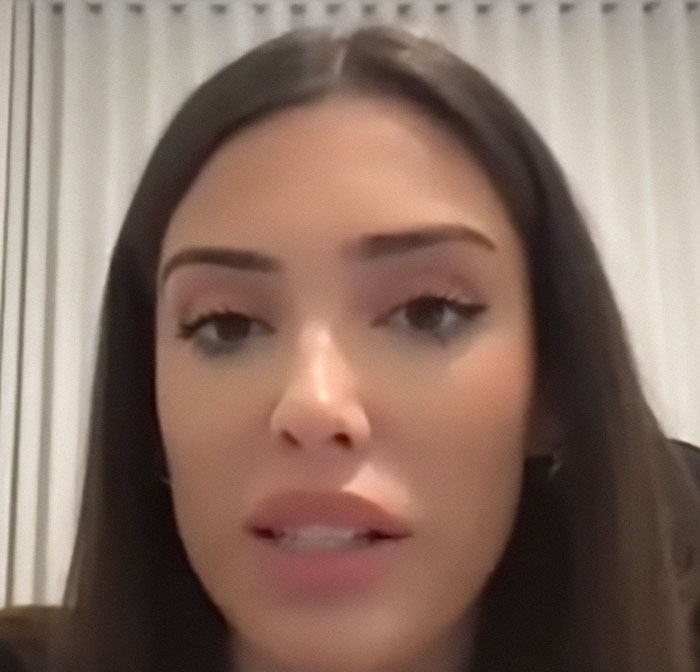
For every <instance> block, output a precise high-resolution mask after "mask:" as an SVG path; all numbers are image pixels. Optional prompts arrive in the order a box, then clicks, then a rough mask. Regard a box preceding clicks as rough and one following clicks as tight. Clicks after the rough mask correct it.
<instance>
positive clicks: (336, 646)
mask: <svg viewBox="0 0 700 672" xmlns="http://www.w3.org/2000/svg"><path fill="white" fill-rule="evenodd" d="M444 223H458V224H461V225H464V226H468V227H470V228H472V229H474V230H477V231H479V232H481V233H482V234H483V235H484V236H485V237H487V238H488V239H489V240H490V241H491V243H492V247H493V248H494V249H490V248H488V247H486V246H482V245H478V244H475V243H474V242H469V241H465V240H461V241H452V242H443V243H440V244H435V245H431V246H426V247H423V248H420V249H413V250H411V251H407V252H405V253H400V254H399V253H397V254H394V255H391V256H387V257H378V258H376V259H373V260H371V261H366V260H365V261H361V260H357V259H355V258H351V257H349V256H348V255H347V254H345V253H344V250H347V249H348V248H347V242H346V241H348V240H353V239H356V238H357V237H359V236H362V235H364V234H377V233H387V234H388V233H394V232H397V231H404V230H406V229H412V228H418V227H423V228H424V227H438V226H440V225H442V224H444ZM198 246H205V247H213V248H242V249H246V250H256V251H259V252H262V253H264V254H266V255H270V256H273V257H275V258H277V259H279V260H280V261H281V262H282V263H283V264H284V270H283V271H282V272H279V273H261V272H252V271H244V270H240V269H233V268H226V267H223V266H219V265H215V264H210V263H192V264H185V265H181V266H179V267H177V268H176V269H174V270H173V271H172V272H171V273H170V274H169V276H168V278H167V280H166V281H165V283H164V284H162V286H161V287H160V288H159V295H158V302H157V327H156V331H157V338H156V365H157V366H156V369H157V380H156V389H157V407H158V416H159V421H160V425H161V429H162V435H163V440H164V445H165V450H166V457H167V461H168V466H169V470H170V474H171V487H172V496H173V500H174V505H175V514H176V520H177V525H178V529H179V532H180V534H181V537H182V539H183V543H184V545H185V548H186V551H187V554H188V557H189V559H190V562H191V564H192V566H193V568H194V570H195V571H196V572H197V574H198V576H199V577H200V579H201V582H202V584H203V586H204V588H205V589H206V590H207V592H208V593H209V595H210V596H211V598H212V600H213V601H214V603H215V604H216V605H217V606H218V607H219V608H220V610H221V612H222V614H223V615H224V617H225V618H226V620H227V622H228V623H229V624H230V626H231V632H232V638H231V651H232V656H233V657H234V659H235V662H236V664H237V665H238V668H237V669H240V670H241V671H242V672H272V671H273V670H274V671H275V672H300V671H302V670H303V671H304V672H341V671H347V672H349V671H350V670H352V671H353V672H370V671H372V672H399V671H400V672H410V671H412V670H415V671H416V672H417V671H418V670H421V671H424V670H427V669H430V670H434V671H435V672H448V671H450V670H457V669H460V666H463V665H464V661H465V660H468V659H469V656H470V655H471V641H472V636H473V632H474V628H475V623H476V621H477V618H478V611H479V597H480V595H481V593H482V590H483V588H484V587H485V585H486V583H487V581H488V579H489V577H490V575H491V573H492V572H493V570H494V568H495V566H496V564H497V563H498V561H499V560H500V558H501V557H502V554H503V552H504V550H505V548H506V545H507V542H508V540H509V537H510V534H511V532H512V529H513V525H514V521H515V514H516V508H517V504H518V500H519V497H520V493H521V483H522V468H523V460H524V459H525V457H526V456H528V455H534V454H539V453H541V452H544V451H543V449H542V442H541V441H540V442H539V443H538V442H533V441H532V440H530V438H529V437H531V436H533V435H536V436H541V433H540V432H539V430H537V429H535V428H536V427H538V426H539V425H538V423H539V422H540V421H539V419H538V418H539V411H538V408H539V407H538V405H537V404H536V403H535V393H534V390H535V384H534V383H535V380H534V378H535V364H536V361H535V347H534V328H533V317H532V307H531V298H530V293H529V284H528V275H527V262H526V259H525V256H524V252H523V248H522V246H521V244H520V242H519V240H518V238H517V235H516V233H515V231H514V229H513V228H512V225H511V223H510V221H509V216H508V213H507V211H506V209H505V206H504V204H503V202H502V201H501V199H500V198H499V197H498V195H497V193H496V192H495V190H494V188H493V187H492V185H491V184H490V182H489V180H488V178H487V176H486V174H485V173H484V172H483V170H482V169H481V168H480V166H479V164H478V163H477V162H476V160H475V159H474V158H473V157H472V156H471V155H470V154H469V153H468V152H467V151H466V150H465V149H464V148H463V147H462V146H460V145H459V144H458V142H456V141H455V138H454V137H453V136H452V135H451V134H450V132H449V131H448V130H447V129H445V128H443V127H442V126H441V125H440V124H439V123H437V122H436V121H435V120H432V119H430V118H428V117H426V116H425V115H424V114H422V113H421V112H420V111H419V110H418V109H416V108H414V107H413V105H412V104H410V103H407V102H405V101H403V100H395V99H391V98H380V97H377V98H373V97H348V96H335V97H331V98H327V99H325V100H323V101H321V102H316V103H313V104H310V105H306V106H298V107H293V108H287V109H284V110H282V111H278V112H275V113H274V115H272V116H270V117H267V118H265V119H264V120H263V121H261V122H258V123H256V124H254V125H252V126H250V127H247V128H245V129H244V130H242V131H241V132H239V133H238V134H237V135H236V136H235V137H233V138H232V139H229V140H227V141H226V142H225V143H224V144H223V145H222V146H221V147H219V148H218V150H217V151H216V152H215V154H214V155H213V156H212V158H211V159H210V160H209V162H208V163H207V164H206V165H205V167H204V169H203V170H202V171H201V173H200V174H199V175H198V177H197V179H196V180H195V182H194V183H193V185H192V186H191V188H190V190H189V191H188V192H187V193H186V194H185V196H184V198H183V200H182V201H181V202H180V204H179V206H178V208H177V209H176V211H175V212H174V214H173V217H172V220H171V222H170V225H169V227H168V230H167V232H166V236H165V238H164V241H163V247H162V254H161V260H160V268H161V270H162V269H163V268H164V266H165V265H166V264H167V263H168V261H169V260H170V259H171V258H172V257H173V255H175V254H177V253H178V252H180V251H182V250H183V249H185V248H190V247H198ZM159 277H160V275H159ZM445 293H447V295H448V296H449V297H450V298H451V299H456V300H459V301H461V302H464V303H476V304H482V305H485V306H486V309H485V310H484V311H483V312H481V313H479V314H478V315H476V316H475V317H474V318H473V319H472V320H469V319H465V318H460V317H458V314H457V313H456V312H455V311H453V310H452V309H450V308H449V306H447V305H446V304H441V307H438V308H437V309H436V308H435V304H433V307H432V308H428V309H427V310H428V316H430V315H432V318H430V319H432V320H433V321H432V322H430V324H432V325H433V326H432V327H430V329H428V330H427V331H426V329H425V324H426V323H425V321H423V322H420V319H421V317H420V314H421V313H420V310H419V311H418V313H419V316H418V317H416V313H415V310H414V312H413V313H411V311H410V310H407V309H406V304H407V302H410V301H412V300H414V299H415V298H416V297H419V296H422V295H437V296H442V295H445ZM412 305H413V306H414V309H415V305H416V304H412ZM422 305H423V309H422V310H423V313H422V315H423V317H424V319H425V315H426V313H425V310H426V308H425V305H426V304H422ZM222 308H225V309H228V310H229V311H233V312H238V313H242V314H244V315H248V316H251V319H253V323H252V326H251V330H250V332H248V334H247V335H245V332H243V333H244V335H243V336H242V337H241V338H240V339H239V340H238V341H233V343H234V345H235V347H233V348H232V349H230V350H228V351H226V350H224V351H223V352H219V353H218V354H212V352H211V350H207V346H210V345H212V343H213V344H214V345H216V344H218V345H222V344H223V345H224V346H225V345H226V344H227V343H228V344H229V345H230V344H231V343H232V340H231V339H232V338H235V336H234V337H231V333H232V332H230V331H229V332H226V330H225V324H224V323H222V322H219V323H218V326H217V323H216V322H212V321H210V322H209V323H207V324H205V325H203V326H202V327H201V328H200V329H199V331H197V332H196V334H195V335H194V337H193V338H191V339H185V338H180V337H178V330H179V326H178V325H179V324H180V323H182V322H191V321H192V320H194V319H196V318H198V317H201V316H202V315H207V314H208V313H210V312H211V311H220V310H221V309H222ZM431 311H432V312H431ZM387 315H390V317H389V318H388V320H385V321H384V322H382V323H377V319H378V318H380V317H382V316H384V317H386V316H387ZM411 315H413V317H411ZM222 325H223V326H222ZM421 325H423V326H421ZM459 325H461V327H460V328H459V329H457V328H455V327H457V326H459ZM227 333H228V336H227ZM448 333H450V334H451V336H450V337H449V338H447V337H442V338H441V337H440V334H448ZM227 338H228V341H227V340H226V339H227ZM338 432H342V433H344V435H345V436H344V440H338V438H337V433H338ZM288 489H299V490H329V491H334V492H340V491H348V492H353V493H357V494H360V495H362V496H364V497H366V498H368V499H371V500H373V501H375V502H378V503H380V504H381V505H382V506H383V507H384V508H386V509H388V510H389V511H391V512H392V513H394V514H395V515H398V516H400V517H402V518H403V519H404V520H405V521H407V523H408V524H409V526H410V528H411V530H412V532H413V536H412V537H411V538H410V539H408V540H406V541H405V542H402V548H401V550H400V551H399V552H397V553H396V555H395V556H394V558H393V559H392V561H391V562H392V564H391V571H390V572H388V573H387V574H386V576H385V577H384V578H383V579H382V581H381V582H380V583H379V584H378V585H376V586H374V587H373V588H372V589H371V590H364V591H357V592H355V593H352V594H347V593H339V594H338V595H330V596H327V597H326V599H324V600H317V599H314V598H313V597H312V596H309V597H308V599H306V598H305V597H304V596H303V595H302V596H300V597H298V598H297V599H290V598H289V597H288V596H284V595H281V594H280V593H279V592H278V591H275V590H273V589H272V588H270V585H269V584H270V582H269V580H268V579H269V577H268V576H266V575H265V573H264V572H261V571H260V570H259V568H258V562H257V559H258V558H257V556H256V551H255V547H254V544H253V543H252V541H251V538H250V537H248V536H246V534H245V533H244V532H243V530H242V525H243V522H244V520H245V519H246V517H247V516H248V515H250V513H251V512H252V510H253V508H254V507H255V506H256V505H257V504H258V503H259V502H260V501H261V500H262V499H264V498H265V497H266V496H268V495H270V494H272V493H275V492H278V491H281V490H288Z"/></svg>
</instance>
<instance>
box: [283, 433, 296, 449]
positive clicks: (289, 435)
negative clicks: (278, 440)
mask: <svg viewBox="0 0 700 672" xmlns="http://www.w3.org/2000/svg"><path fill="white" fill-rule="evenodd" d="M282 436H283V437H284V438H285V439H287V441H289V443H292V444H294V445H295V446H298V445H299V442H298V441H297V440H296V439H295V438H294V437H293V436H292V435H291V434H290V433H289V432H288V431H287V430H286V429H285V430H283V431H282Z"/></svg>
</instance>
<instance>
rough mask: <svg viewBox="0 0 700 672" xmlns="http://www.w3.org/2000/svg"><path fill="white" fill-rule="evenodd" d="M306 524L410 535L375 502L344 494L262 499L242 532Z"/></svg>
mask: <svg viewBox="0 0 700 672" xmlns="http://www.w3.org/2000/svg"><path fill="white" fill-rule="evenodd" d="M305 525H328V526H333V527H345V528H358V529H364V530H369V531H371V532H377V533H380V534H382V535H385V536H388V537H392V538H404V537H410V536H411V535H412V532H411V530H410V529H409V527H408V525H407V524H406V523H405V521H403V520H401V519H400V518H398V517H397V516H395V515H392V514H391V513H389V512H388V511H387V510H386V509H384V508H382V507H381V506H380V505H379V504H378V503H376V502H373V501H372V500H369V499H366V498H364V497H361V496H359V495H355V494H352V493H347V492H328V491H326V492H311V491H300V490H296V491H285V492H279V493H276V494H274V495H271V496H270V497H267V498H265V499H264V500H263V501H262V502H260V504H258V505H257V506H256V507H255V509H254V511H253V513H252V515H251V516H250V517H249V518H248V519H247V520H246V522H245V529H246V530H247V531H248V532H250V533H252V534H254V535H256V536H260V533H261V532H264V531H272V532H273V533H275V534H280V533H281V532H282V531H283V530H291V529H295V528H299V527H302V526H305Z"/></svg>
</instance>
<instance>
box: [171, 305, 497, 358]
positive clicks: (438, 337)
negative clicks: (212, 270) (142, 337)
mask: <svg viewBox="0 0 700 672" xmlns="http://www.w3.org/2000/svg"><path fill="white" fill-rule="evenodd" d="M419 301H426V302H432V304H433V305H436V306H441V307H445V308H447V309H449V310H451V311H452V312H453V313H455V314H456V315H457V319H458V321H459V323H458V324H457V325H456V326H452V327H451V328H450V329H449V333H447V334H445V333H435V332H431V331H424V330H419V329H413V331H415V332H416V333H417V334H419V335H423V334H425V335H427V336H428V337H429V338H431V339H432V340H433V341H437V342H438V343H439V344H441V345H443V346H446V345H447V344H448V343H449V342H450V341H451V340H452V338H454V337H455V336H457V335H458V333H460V332H461V331H462V329H464V328H466V326H467V325H468V324H469V323H471V322H473V321H474V320H475V319H476V318H477V317H478V315H479V314H480V313H482V312H484V311H485V310H486V309H487V308H488V306H487V305H485V304H480V303H467V302H465V301H463V300H462V299H460V298H457V297H455V296H453V295H451V294H436V293H433V292H422V293H418V294H416V295H414V296H412V297H411V298H410V299H408V300H407V301H405V302H403V303H402V304H401V305H400V306H397V307H396V308H392V310H391V311H389V312H388V313H386V314H384V315H383V316H382V317H379V318H377V319H376V320H374V321H373V322H372V326H383V325H386V324H388V322H389V321H390V320H391V318H392V317H393V316H394V315H396V314H398V313H400V312H401V311H403V310H405V309H407V308H408V307H409V306H411V305H414V304H417V303H418V302H419ZM230 317H238V318H241V320H242V322H243V324H246V323H250V324H257V325H259V326H260V327H261V328H262V329H263V331H264V333H266V334H270V333H273V332H274V329H273V328H272V327H270V326H269V325H266V324H264V323H263V322H261V321H260V320H255V319H253V318H251V317H250V316H248V315H245V314H243V313H240V312H237V311H234V310H231V309H230V308H228V307H226V306H222V307H221V308H219V309H215V310H211V311H208V312H206V313H204V314H202V315H200V316H198V317H196V318H195V319H193V320H191V321H190V322H180V323H179V325H178V326H179V330H178V333H177V337H178V338H181V339H184V340H191V339H195V338H196V337H197V335H198V332H200V330H201V329H202V328H203V327H205V326H207V325H208V324H214V325H215V324H217V323H221V321H222V320H223V319H227V318H230ZM248 337H249V335H248V334H246V336H244V337H242V338H239V339H236V340H237V341H238V342H236V343H226V344H224V345H221V344H213V343H211V341H209V342H207V341H206V340H203V341H202V342H200V343H199V347H200V348H201V349H203V350H204V351H205V352H206V354H209V355H216V354H225V353H228V352H232V351H233V350H236V349H238V348H239V347H241V345H242V342H243V341H244V340H246V339H247V338H248Z"/></svg>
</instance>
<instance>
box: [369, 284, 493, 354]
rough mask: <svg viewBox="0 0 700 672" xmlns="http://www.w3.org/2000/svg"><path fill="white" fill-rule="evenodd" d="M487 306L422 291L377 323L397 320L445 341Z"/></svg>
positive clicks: (408, 326) (403, 324)
mask: <svg viewBox="0 0 700 672" xmlns="http://www.w3.org/2000/svg"><path fill="white" fill-rule="evenodd" d="M487 308H488V306H486V305H485V304H478V303H467V302H465V301H462V300H459V299H452V298H449V297H447V296H435V295H432V294H423V295H421V296H418V297H416V298H413V299H411V300H410V301H407V302H406V303H404V304H402V305H401V306H399V307H398V308H395V309H393V310H392V311H391V312H390V313H389V314H388V315H385V316H384V317H382V318H380V319H379V320H378V321H377V322H375V324H381V325H388V324H390V323H391V322H392V321H394V320H395V321H397V322H398V323H399V324H400V325H401V326H402V327H403V328H405V329H408V330H409V331H413V332H417V333H418V334H425V335H427V336H430V337H433V338H435V339H437V340H438V341H440V342H441V343H443V344H445V343H447V341H449V340H450V339H451V338H452V337H454V336H456V335H457V334H458V333H459V332H460V331H461V330H462V329H463V328H465V327H466V326H467V325H468V324H469V323H470V322H472V321H473V320H474V319H475V318H476V317H477V315H479V314H480V313H482V312H484V311H485V310H486V309H487Z"/></svg>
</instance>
